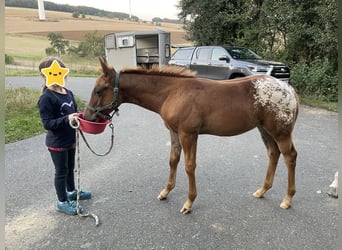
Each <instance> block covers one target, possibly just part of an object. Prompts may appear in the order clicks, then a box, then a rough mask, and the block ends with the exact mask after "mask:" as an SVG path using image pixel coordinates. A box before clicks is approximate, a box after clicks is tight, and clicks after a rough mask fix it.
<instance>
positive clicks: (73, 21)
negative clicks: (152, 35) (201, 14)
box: [5, 7, 186, 44]
mask: <svg viewBox="0 0 342 250" xmlns="http://www.w3.org/2000/svg"><path fill="white" fill-rule="evenodd" d="M5 15H6V17H5V22H6V25H5V32H6V34H29V35H35V36H43V37H46V36H47V34H48V33H49V32H58V33H61V34H62V35H63V36H64V38H65V39H68V40H75V41H80V40H81V38H82V36H83V35H84V34H85V33H87V32H91V31H94V30H97V31H98V33H99V34H101V35H105V34H109V33H115V32H123V31H132V30H155V29H157V28H158V29H163V30H165V31H169V32H171V43H172V44H183V43H186V40H185V38H184V34H185V33H184V30H183V28H182V25H180V24H172V23H162V24H161V25H160V26H156V25H154V24H153V23H151V22H131V21H128V20H119V19H109V18H103V17H97V16H87V17H86V18H73V17H72V15H71V14H70V13H66V12H57V11H46V18H47V20H46V21H39V19H38V11H37V10H34V9H25V8H13V7H6V8H5Z"/></svg>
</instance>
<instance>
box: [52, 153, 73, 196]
mask: <svg viewBox="0 0 342 250" xmlns="http://www.w3.org/2000/svg"><path fill="white" fill-rule="evenodd" d="M49 152H50V154H51V158H52V161H53V164H54V165H55V189H56V194H57V198H58V200H59V201H66V200H67V195H66V191H69V192H71V191H74V190H75V180H74V168H75V149H74V148H73V149H69V150H65V151H53V150H50V149H49Z"/></svg>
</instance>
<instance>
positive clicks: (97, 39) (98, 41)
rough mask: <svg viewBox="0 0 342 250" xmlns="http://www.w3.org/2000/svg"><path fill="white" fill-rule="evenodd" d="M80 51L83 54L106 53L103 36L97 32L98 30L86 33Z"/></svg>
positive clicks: (100, 54) (90, 55)
mask: <svg viewBox="0 0 342 250" xmlns="http://www.w3.org/2000/svg"><path fill="white" fill-rule="evenodd" d="M78 53H79V55H81V56H87V57H90V58H92V57H96V56H103V55H104V41H103V37H102V36H99V35H98V34H97V31H93V32H89V33H87V34H85V35H84V37H83V38H82V40H81V42H80V44H79V46H78Z"/></svg>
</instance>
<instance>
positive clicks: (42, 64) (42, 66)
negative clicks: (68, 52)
mask: <svg viewBox="0 0 342 250" xmlns="http://www.w3.org/2000/svg"><path fill="white" fill-rule="evenodd" d="M54 60H56V61H57V62H58V64H59V66H61V67H62V68H66V67H65V64H64V63H63V62H62V61H61V59H59V58H57V57H48V58H46V59H44V60H43V61H41V62H40V64H39V66H38V69H39V73H40V74H41V76H43V77H45V76H44V75H43V74H42V69H45V68H48V67H50V66H51V64H52V63H53V61H54ZM46 88H47V87H46V85H45V83H44V85H43V87H42V90H41V92H42V93H43V92H44V90H45V89H46Z"/></svg>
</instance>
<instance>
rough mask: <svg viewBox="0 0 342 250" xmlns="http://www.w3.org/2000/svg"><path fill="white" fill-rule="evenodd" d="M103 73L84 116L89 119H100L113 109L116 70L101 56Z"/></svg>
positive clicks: (98, 79)
mask: <svg viewBox="0 0 342 250" xmlns="http://www.w3.org/2000/svg"><path fill="white" fill-rule="evenodd" d="M100 63H101V67H102V74H101V75H100V76H99V77H98V78H97V80H96V83H95V86H94V89H93V90H92V92H91V96H90V100H89V102H88V105H87V107H86V109H85V110H84V114H83V117H84V119H86V120H89V121H99V120H100V119H103V118H104V117H106V116H109V114H110V113H111V112H112V111H113V109H114V107H113V106H112V105H111V104H112V103H113V96H114V82H115V77H116V72H115V70H114V68H113V67H111V66H109V65H108V64H107V62H106V60H105V59H104V58H100Z"/></svg>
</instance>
